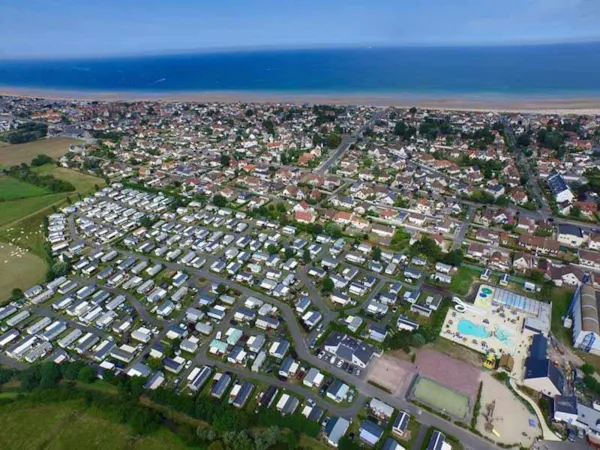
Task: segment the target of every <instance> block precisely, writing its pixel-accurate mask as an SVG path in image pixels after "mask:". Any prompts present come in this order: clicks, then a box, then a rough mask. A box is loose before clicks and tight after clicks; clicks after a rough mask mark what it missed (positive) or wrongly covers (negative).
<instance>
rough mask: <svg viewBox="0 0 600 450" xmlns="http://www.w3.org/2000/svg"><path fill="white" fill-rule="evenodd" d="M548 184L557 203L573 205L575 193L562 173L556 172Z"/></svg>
mask: <svg viewBox="0 0 600 450" xmlns="http://www.w3.org/2000/svg"><path fill="white" fill-rule="evenodd" d="M546 182H547V183H548V187H549V188H550V190H551V191H552V195H554V199H555V200H556V203H563V202H568V203H571V202H572V201H573V199H574V198H575V196H574V195H573V192H571V189H570V188H569V185H568V184H567V182H566V181H565V179H564V178H563V176H562V175H561V174H560V173H557V172H554V173H552V174H550V176H548V179H547V180H546Z"/></svg>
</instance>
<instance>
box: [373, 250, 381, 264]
mask: <svg viewBox="0 0 600 450" xmlns="http://www.w3.org/2000/svg"><path fill="white" fill-rule="evenodd" d="M373 260H374V261H381V249H380V248H379V247H374V248H373Z"/></svg>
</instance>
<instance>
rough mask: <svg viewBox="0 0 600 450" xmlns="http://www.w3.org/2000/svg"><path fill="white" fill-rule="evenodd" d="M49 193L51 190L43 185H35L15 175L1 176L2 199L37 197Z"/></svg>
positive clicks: (0, 195)
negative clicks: (14, 176)
mask: <svg viewBox="0 0 600 450" xmlns="http://www.w3.org/2000/svg"><path fill="white" fill-rule="evenodd" d="M48 193H50V191H49V190H47V189H44V188H42V187H38V186H34V185H33V184H29V183H26V182H24V181H21V180H18V179H16V178H13V177H6V176H0V199H2V200H14V199H16V198H26V197H37V196H39V195H45V194H48Z"/></svg>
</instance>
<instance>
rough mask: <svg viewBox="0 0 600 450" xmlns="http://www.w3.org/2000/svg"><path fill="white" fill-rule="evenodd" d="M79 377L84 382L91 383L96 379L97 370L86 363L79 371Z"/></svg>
mask: <svg viewBox="0 0 600 450" xmlns="http://www.w3.org/2000/svg"><path fill="white" fill-rule="evenodd" d="M77 379H78V380H79V381H81V382H82V383H86V384H90V383H93V382H94V381H96V371H95V370H94V369H93V368H92V367H91V366H88V365H85V366H83V367H82V368H81V370H80V371H79V374H78V375H77Z"/></svg>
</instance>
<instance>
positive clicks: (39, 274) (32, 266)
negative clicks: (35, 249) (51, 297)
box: [0, 242, 46, 448]
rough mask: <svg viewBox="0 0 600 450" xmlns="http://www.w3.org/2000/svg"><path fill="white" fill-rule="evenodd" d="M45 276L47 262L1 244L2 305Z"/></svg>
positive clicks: (0, 289) (23, 250) (0, 284)
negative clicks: (15, 293)
mask: <svg viewBox="0 0 600 450" xmlns="http://www.w3.org/2000/svg"><path fill="white" fill-rule="evenodd" d="M45 275H46V262H45V261H44V260H43V259H42V258H40V257H39V256H37V255H36V254H34V253H32V252H30V251H27V250H26V249H24V248H22V247H18V246H15V245H11V244H7V243H6V242H0V305H2V304H3V303H5V302H6V301H7V300H8V299H9V298H10V295H11V292H12V290H13V289H14V288H19V289H22V290H26V289H29V288H30V287H31V286H33V285H35V284H37V283H39V282H40V281H43V280H44V276H45ZM0 448H2V446H1V445H0Z"/></svg>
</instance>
